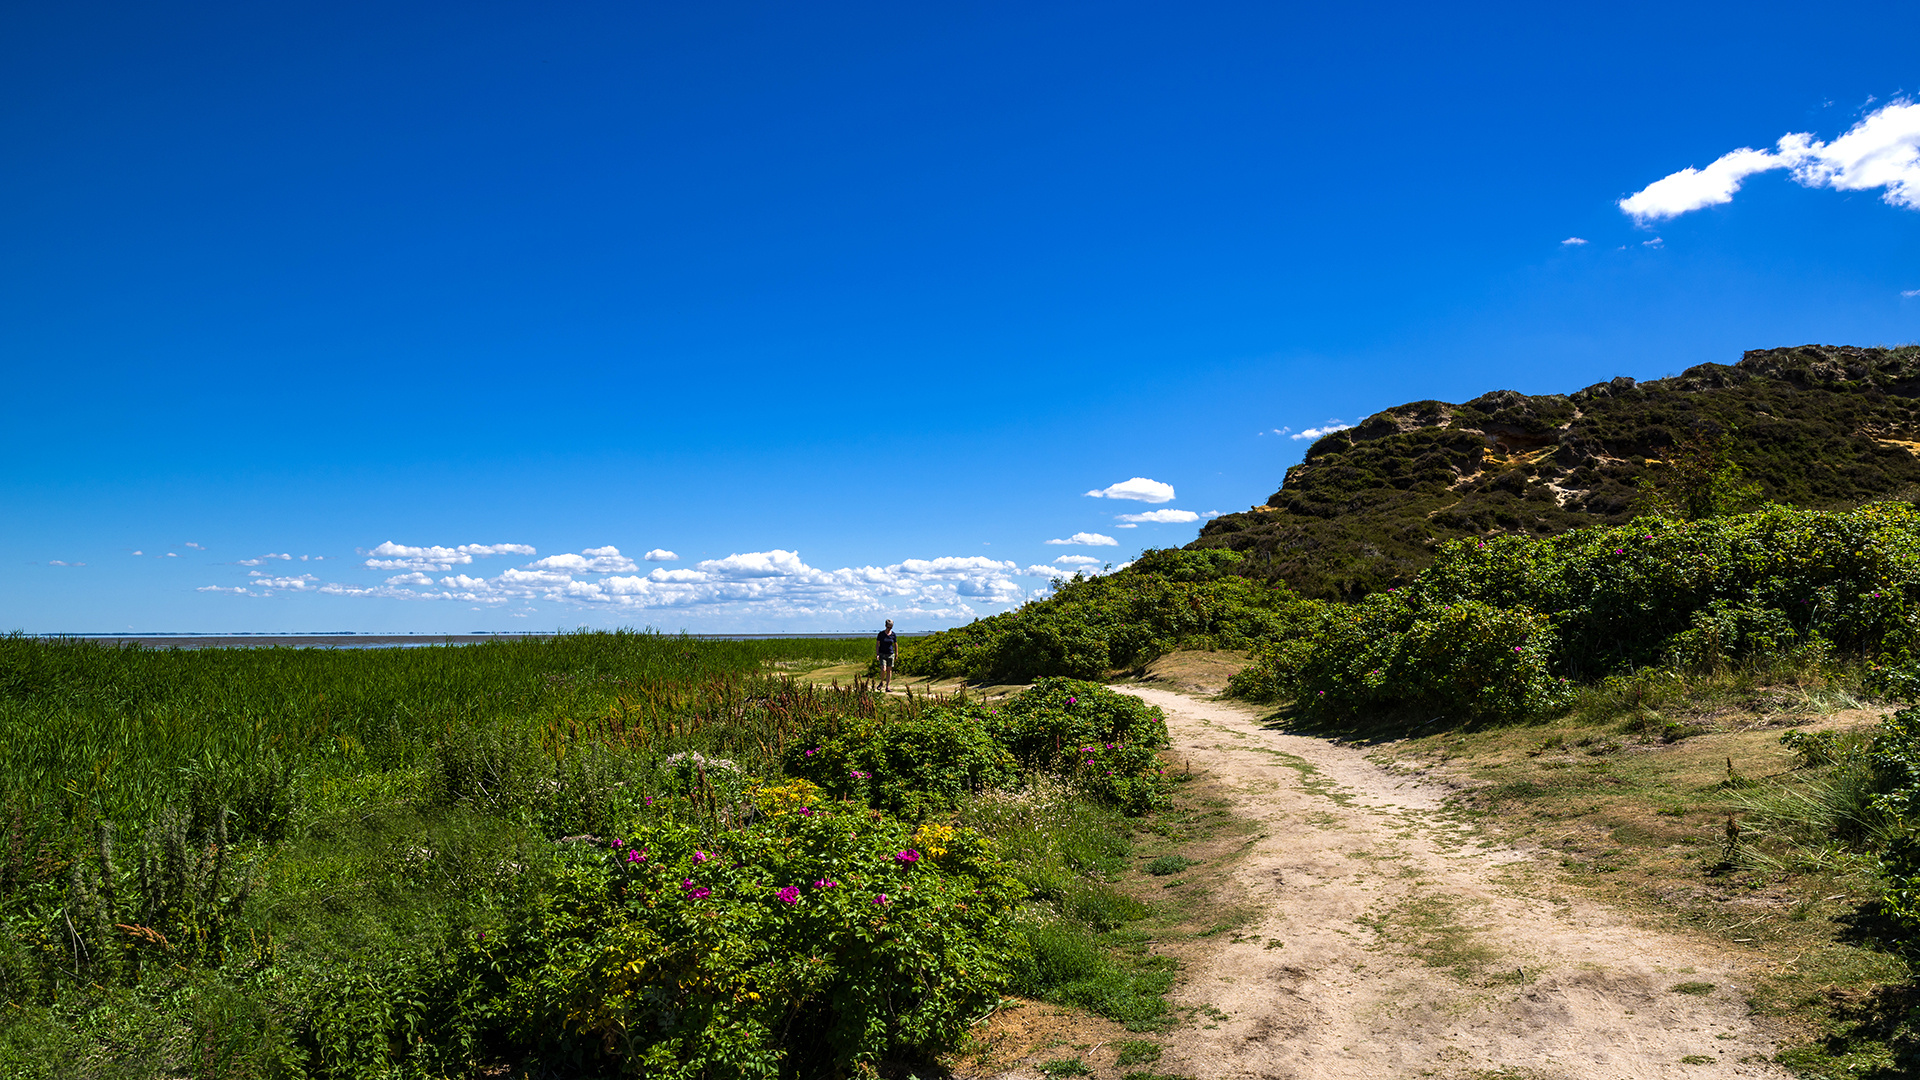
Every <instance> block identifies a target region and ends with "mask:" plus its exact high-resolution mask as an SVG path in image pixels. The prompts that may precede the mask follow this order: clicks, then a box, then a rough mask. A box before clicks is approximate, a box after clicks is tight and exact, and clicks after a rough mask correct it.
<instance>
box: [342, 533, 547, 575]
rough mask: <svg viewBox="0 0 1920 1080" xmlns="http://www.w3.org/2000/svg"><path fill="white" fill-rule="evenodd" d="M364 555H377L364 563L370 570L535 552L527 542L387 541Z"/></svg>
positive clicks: (436, 566) (449, 565)
mask: <svg viewBox="0 0 1920 1080" xmlns="http://www.w3.org/2000/svg"><path fill="white" fill-rule="evenodd" d="M367 554H369V555H373V556H377V557H376V558H372V559H368V560H367V562H366V565H367V568H368V569H371V570H451V569H453V568H454V567H455V566H465V565H467V564H468V563H471V562H473V560H474V559H475V558H485V557H487V556H489V555H532V554H535V552H534V549H533V548H532V546H530V545H528V544H461V545H460V546H459V547H439V546H437V545H436V546H430V547H410V546H408V545H406V544H396V543H394V542H393V541H391V540H388V541H386V542H384V543H382V544H381V545H380V546H379V547H377V548H374V549H373V550H372V551H370V552H368V553H367Z"/></svg>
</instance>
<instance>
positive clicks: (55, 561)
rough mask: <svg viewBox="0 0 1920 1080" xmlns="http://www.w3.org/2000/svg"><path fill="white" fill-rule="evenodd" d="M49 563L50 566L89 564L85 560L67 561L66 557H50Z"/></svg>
mask: <svg viewBox="0 0 1920 1080" xmlns="http://www.w3.org/2000/svg"><path fill="white" fill-rule="evenodd" d="M47 565H48V566H85V565H87V564H86V563H83V562H67V561H66V560H64V559H48V560H47Z"/></svg>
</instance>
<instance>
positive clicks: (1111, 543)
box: [1047, 532, 1120, 547]
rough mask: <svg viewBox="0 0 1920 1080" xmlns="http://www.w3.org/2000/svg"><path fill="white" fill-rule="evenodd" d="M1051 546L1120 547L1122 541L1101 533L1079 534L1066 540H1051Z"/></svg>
mask: <svg viewBox="0 0 1920 1080" xmlns="http://www.w3.org/2000/svg"><path fill="white" fill-rule="evenodd" d="M1047 543H1049V544H1085V545H1086V546H1088V547H1119V546H1120V541H1118V540H1115V539H1114V538H1113V537H1111V536H1102V535H1100V534H1099V533H1090V532H1077V533H1074V534H1073V535H1072V536H1069V537H1067V538H1066V539H1065V540H1049V541H1047Z"/></svg>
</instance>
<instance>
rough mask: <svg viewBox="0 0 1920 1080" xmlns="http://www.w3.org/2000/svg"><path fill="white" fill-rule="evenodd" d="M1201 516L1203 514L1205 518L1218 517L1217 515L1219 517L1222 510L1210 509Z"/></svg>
mask: <svg viewBox="0 0 1920 1080" xmlns="http://www.w3.org/2000/svg"><path fill="white" fill-rule="evenodd" d="M1200 516H1201V517H1203V518H1217V517H1219V516H1220V511H1218V510H1209V511H1207V512H1206V513H1204V514H1201V515H1200Z"/></svg>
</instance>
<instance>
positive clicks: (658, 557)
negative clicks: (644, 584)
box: [641, 548, 680, 562]
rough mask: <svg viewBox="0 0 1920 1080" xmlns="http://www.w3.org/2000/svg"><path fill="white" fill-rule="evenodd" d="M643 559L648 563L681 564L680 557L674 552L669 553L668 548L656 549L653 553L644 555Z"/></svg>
mask: <svg viewBox="0 0 1920 1080" xmlns="http://www.w3.org/2000/svg"><path fill="white" fill-rule="evenodd" d="M641 558H643V559H645V560H647V561H648V562H679V561H680V556H678V555H675V554H674V553H673V552H671V551H668V550H667V549H666V548H654V549H653V550H652V551H649V552H647V553H646V554H645V555H642V556H641Z"/></svg>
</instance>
